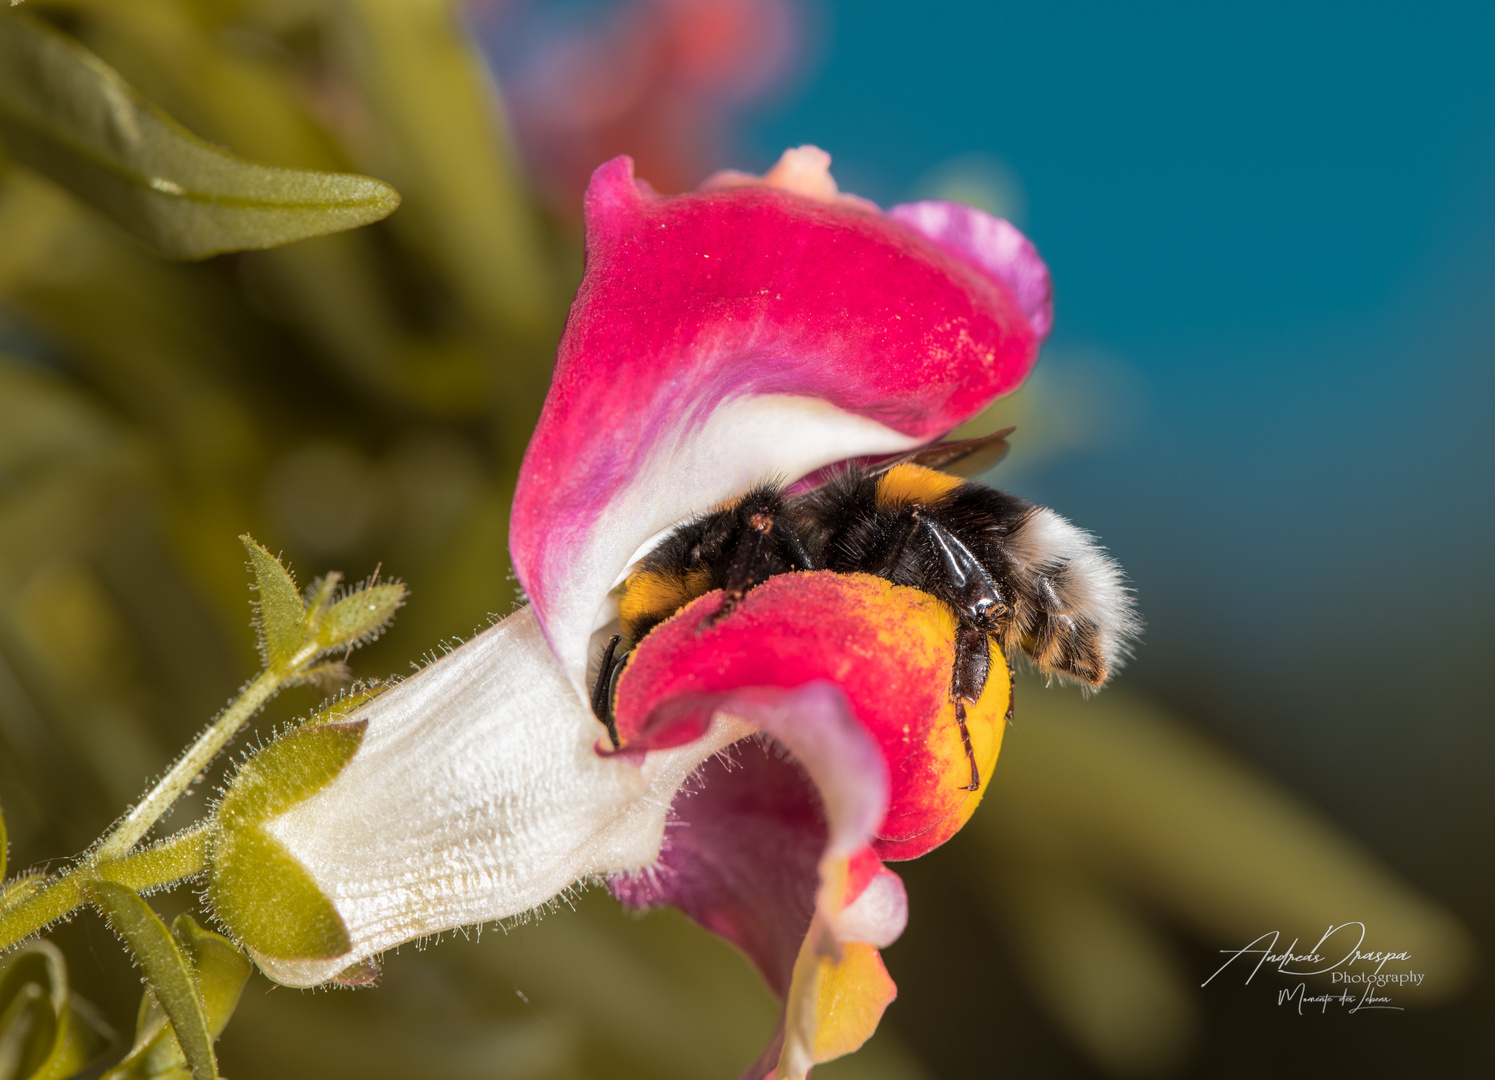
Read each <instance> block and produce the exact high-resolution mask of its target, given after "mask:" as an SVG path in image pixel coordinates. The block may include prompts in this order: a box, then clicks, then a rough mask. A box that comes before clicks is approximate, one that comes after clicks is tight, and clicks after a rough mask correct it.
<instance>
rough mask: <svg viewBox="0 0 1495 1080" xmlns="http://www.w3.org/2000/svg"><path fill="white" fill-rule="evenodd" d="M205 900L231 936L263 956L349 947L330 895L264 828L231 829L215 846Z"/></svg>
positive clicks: (315, 954) (299, 956)
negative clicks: (329, 897)
mask: <svg viewBox="0 0 1495 1080" xmlns="http://www.w3.org/2000/svg"><path fill="white" fill-rule="evenodd" d="M208 902H209V903H210V904H211V905H212V907H213V914H214V915H216V916H217V917H218V918H219V919H220V920H222V922H223V925H224V926H226V927H228V928H229V929H230V930H231V931H232V932H233V934H234V936H235V937H237V938H238V939H239V940H240V941H242V942H243V943H244V944H245V945H247V946H249V948H251V949H253V950H255V952H258V953H263V954H264V955H266V956H274V957H278V958H280V959H285V960H292V959H294V960H325V959H327V958H329V957H333V956H341V955H342V954H343V953H345V952H347V951H348V950H349V949H350V948H352V942H351V940H350V939H349V937H348V928H347V926H346V925H345V924H344V923H343V918H342V916H341V915H339V914H338V913H337V909H336V908H335V907H333V906H332V901H330V900H328V899H327V897H326V896H324V895H323V894H322V890H320V889H318V888H317V883H316V881H314V880H313V879H312V876H311V874H310V873H309V872H308V871H307V869H306V867H304V866H302V865H301V864H300V863H299V862H297V861H296V858H295V856H293V855H292V854H291V853H290V852H289V851H287V850H286V848H285V845H284V844H282V843H281V842H280V841H279V840H276V839H275V838H274V837H273V836H271V835H270V834H269V833H267V832H265V831H264V830H263V829H258V828H243V829H239V830H236V831H234V832H232V833H230V834H228V835H225V836H224V837H223V839H222V840H221V841H220V842H219V843H218V844H217V845H216V846H215V848H214V851H213V876H212V878H211V879H210V882H209V885H208Z"/></svg>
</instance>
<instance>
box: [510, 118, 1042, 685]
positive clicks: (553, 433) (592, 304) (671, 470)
mask: <svg viewBox="0 0 1495 1080" xmlns="http://www.w3.org/2000/svg"><path fill="white" fill-rule="evenodd" d="M828 161H829V159H828V157H826V156H825V155H824V154H823V152H821V151H818V150H815V149H814V148H812V147H805V148H801V149H800V150H797V151H790V152H789V153H788V154H786V155H785V158H784V160H783V161H781V163H780V165H779V166H778V167H776V169H775V170H774V172H772V173H770V174H769V177H768V178H767V180H768V182H767V183H746V182H744V178H743V177H742V176H741V174H724V175H723V176H722V177H720V178H718V179H717V181H716V182H715V184H714V185H708V189H707V190H705V191H701V192H696V193H690V194H686V195H680V196H675V197H662V196H659V195H657V194H655V193H654V192H653V191H652V190H650V189H649V188H648V187H647V186H646V185H643V184H641V183H638V182H636V181H635V180H634V178H633V172H632V162H631V161H630V160H629V159H628V158H626V157H624V158H617V159H615V160H613V161H610V162H608V163H607V164H605V165H603V166H602V167H601V168H599V169H598V170H597V172H596V174H595V175H594V177H593V180H592V185H591V187H590V189H589V190H588V192H587V197H586V224H587V251H586V259H587V261H586V273H585V276H584V278H583V280H582V284H581V288H580V289H579V291H578V293H577V298H576V301H575V303H574V304H573V306H572V309H571V313H570V317H569V319H568V320H567V324H566V331H565V334H564V336H563V338H562V340H561V345H560V350H559V355H558V358H557V364H556V370H555V376H554V380H553V383H552V387H551V391H550V395H549V397H548V398H547V400H546V403H545V409H544V412H543V414H542V416H541V418H540V422H539V425H538V427H537V428H536V431H535V434H534V438H533V439H532V440H531V442H530V446H529V450H528V452H527V453H526V455H525V460H524V466H523V468H522V470H521V472H520V477H519V484H518V488H517V490H516V493H515V499H514V514H513V518H512V524H511V528H510V551H511V554H512V557H513V559H514V566H515V570H516V572H517V574H518V577H519V580H520V583H521V584H522V586H523V587H524V589H525V592H526V593H527V595H528V597H529V599H530V601H531V602H532V603H533V604H534V607H535V611H536V614H537V616H538V617H539V619H540V623H541V625H542V627H543V628H544V630H545V634H546V637H547V639H548V640H549V641H550V644H551V647H552V648H553V649H554V650H555V652H556V655H557V657H558V658H559V659H560V661H561V664H562V667H563V668H564V669H565V671H566V674H567V677H568V678H569V679H570V681H571V682H572V683H573V685H575V686H576V687H577V689H578V691H579V692H583V693H584V690H585V687H584V685H583V683H584V680H585V673H586V663H587V654H588V649H589V646H590V642H591V639H592V635H593V633H594V632H595V631H596V630H598V629H599V628H600V627H601V625H603V624H604V623H606V622H607V621H608V618H609V617H610V615H609V613H608V612H607V610H606V607H607V594H608V592H609V591H610V590H611V589H612V588H613V587H614V586H615V585H616V584H617V583H618V582H619V580H620V578H621V576H622V575H623V574H624V572H625V571H626V569H627V567H628V566H629V565H630V563H631V562H633V561H634V560H635V559H636V558H637V557H638V556H639V554H641V551H642V550H643V549H644V548H645V547H646V546H647V544H648V543H649V542H650V540H651V538H654V537H657V536H659V535H660V534H662V533H663V532H665V531H667V530H668V529H669V528H671V527H672V526H674V525H676V524H678V523H679V522H680V521H682V520H684V519H686V518H688V517H690V516H691V515H693V514H695V513H699V512H701V511H702V510H705V509H707V508H709V507H711V506H712V505H714V504H717V503H719V502H721V501H723V500H725V499H728V498H731V497H733V496H735V495H737V494H740V493H741V492H742V491H744V490H746V489H747V488H748V487H750V486H752V485H753V484H755V483H759V482H761V481H763V480H765V479H768V478H773V477H778V478H782V479H784V480H786V481H793V480H796V479H798V478H799V477H801V476H804V475H806V474H808V473H810V472H813V471H814V470H816V469H818V468H821V467H823V466H825V465H828V464H832V463H834V462H837V461H842V460H846V459H849V458H854V457H861V456H870V455H877V454H890V453H897V452H900V451H904V450H908V449H910V448H912V447H915V446H918V445H920V444H923V443H926V442H929V441H931V440H933V439H935V438H938V437H939V436H941V435H943V434H944V433H945V432H947V431H949V430H950V429H951V428H953V427H955V426H956V425H957V424H959V423H961V422H962V421H964V420H966V419H968V418H969V417H970V416H972V415H974V414H975V413H977V412H979V411H980V410H981V409H982V408H984V407H985V406H986V404H987V403H989V402H990V401H991V400H992V399H993V398H995V397H997V396H998V395H1000V394H1002V393H1005V392H1007V391H1008V390H1011V389H1012V388H1013V387H1015V386H1016V385H1017V384H1018V383H1019V382H1021V380H1022V379H1023V378H1024V376H1026V374H1027V373H1028V371H1029V369H1030V368H1031V366H1032V364H1033V362H1034V360H1035V359H1036V356H1037V351H1038V346H1039V344H1040V343H1041V341H1042V339H1043V337H1044V336H1045V335H1046V334H1047V332H1048V328H1049V323H1050V320H1051V315H1050V306H1049V285H1048V276H1047V271H1046V270H1045V268H1044V266H1043V263H1042V262H1041V260H1039V258H1038V256H1037V254H1036V253H1035V252H1034V251H1033V249H1032V246H1031V244H1029V243H1028V242H1027V240H1026V239H1024V238H1023V237H1022V235H1021V234H1020V233H1018V232H1017V230H1016V229H1014V228H1012V227H1011V226H1010V225H1008V224H1007V223H1006V222H1001V221H997V220H996V219H994V218H991V217H990V216H988V215H985V214H983V213H981V212H980V211H976V210H972V209H970V208H969V207H961V206H956V205H955V204H950V203H915V204H909V205H905V206H897V207H893V208H892V209H891V210H890V211H889V212H888V213H887V214H882V213H880V212H878V211H877V210H876V208H875V207H873V206H872V205H871V204H870V203H866V202H865V201H864V200H856V199H853V198H851V197H847V196H838V195H837V194H836V189H835V184H834V182H833V181H831V179H830V176H829V172H828V171H827V168H826V166H827V165H828ZM776 174H778V176H777V182H778V183H779V184H785V185H789V186H788V187H785V186H774V185H775V182H776ZM747 179H751V178H747ZM800 192H808V193H809V194H801V193H800Z"/></svg>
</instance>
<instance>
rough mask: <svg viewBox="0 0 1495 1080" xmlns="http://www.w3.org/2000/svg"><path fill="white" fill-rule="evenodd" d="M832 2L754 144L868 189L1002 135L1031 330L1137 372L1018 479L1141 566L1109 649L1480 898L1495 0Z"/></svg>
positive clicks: (1415, 869) (1423, 873)
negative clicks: (1030, 268)
mask: <svg viewBox="0 0 1495 1080" xmlns="http://www.w3.org/2000/svg"><path fill="white" fill-rule="evenodd" d="M820 28H821V29H820V39H821V40H820V41H819V44H818V49H819V57H818V62H817V63H815V64H814V65H812V69H811V70H812V74H810V75H809V76H808V78H807V81H806V83H805V84H804V85H803V86H802V87H801V88H800V89H799V91H798V92H797V94H796V95H795V96H794V97H793V99H792V100H791V101H790V102H789V103H787V104H785V105H783V106H782V107H780V108H779V109H778V110H776V111H774V112H772V113H770V114H768V115H765V116H762V117H760V118H758V119H757V121H756V122H755V123H754V125H753V126H752V129H751V133H750V138H751V147H750V148H749V149H748V153H749V156H756V158H757V160H756V161H755V162H754V163H755V164H758V165H762V164H764V163H766V162H767V161H769V160H771V159H772V157H773V156H774V155H776V153H777V151H778V149H779V148H782V147H783V146H787V145H793V144H796V143H799V142H806V141H808V142H815V143H818V144H820V145H822V146H825V147H826V148H828V149H830V150H831V151H832V153H833V154H834V156H835V158H836V173H837V175H838V177H839V178H840V179H841V181H842V186H843V187H845V188H848V189H850V190H855V191H858V192H860V193H863V194H866V195H869V196H871V197H873V198H875V199H877V200H878V201H880V202H882V203H884V204H886V203H889V202H894V201H897V200H899V199H900V198H903V197H906V196H907V195H908V193H909V192H910V190H911V189H913V188H914V186H915V185H916V183H917V180H918V177H919V176H920V175H921V174H923V173H925V172H926V171H927V170H928V169H929V168H930V166H931V165H932V164H934V163H937V162H940V161H942V160H946V159H949V158H952V157H956V156H958V155H962V154H967V153H970V152H973V151H975V152H985V153H988V154H992V155H996V156H998V157H1000V158H1001V159H1002V160H1004V161H1005V162H1007V163H1008V164H1010V165H1011V166H1012V168H1013V169H1014V170H1015V171H1016V173H1017V174H1018V175H1019V176H1020V177H1021V179H1022V182H1023V186H1024V188H1025V189H1026V195H1027V214H1026V220H1025V221H1024V222H1023V224H1024V227H1025V230H1026V231H1027V232H1028V234H1029V235H1030V236H1031V237H1032V238H1033V239H1034V240H1035V242H1036V243H1037V244H1038V246H1039V250H1040V251H1041V252H1042V253H1043V255H1044V257H1045V258H1046V259H1047V261H1048V263H1049V265H1050V268H1051V269H1052V271H1053V275H1054V280H1055V294H1056V325H1055V331H1054V335H1053V337H1052V339H1051V341H1050V344H1049V347H1048V349H1047V350H1046V356H1050V355H1051V356H1053V357H1055V358H1059V357H1062V356H1063V355H1064V354H1065V353H1066V352H1067V351H1075V350H1082V351H1083V350H1095V349H1101V350H1104V351H1105V352H1107V353H1110V354H1113V355H1114V356H1116V357H1118V358H1119V359H1120V361H1121V362H1122V364H1123V365H1124V368H1125V370H1126V371H1127V372H1128V373H1129V375H1130V377H1131V378H1132V379H1133V380H1134V381H1135V383H1136V386H1135V387H1134V388H1133V389H1135V390H1137V391H1138V392H1137V393H1136V394H1135V395H1133V396H1134V398H1135V400H1134V401H1132V402H1131V403H1130V404H1128V405H1127V406H1125V407H1126V408H1128V409H1129V410H1130V411H1132V412H1135V413H1136V414H1137V415H1136V416H1135V418H1134V420H1135V422H1132V423H1129V424H1127V425H1126V432H1127V433H1126V435H1125V436H1124V437H1122V438H1119V439H1110V440H1106V442H1107V445H1105V446H1104V447H1098V448H1092V449H1091V450H1090V451H1089V452H1085V453H1079V454H1073V455H1070V456H1069V457H1067V458H1066V459H1064V460H1061V461H1057V462H1052V463H1051V464H1049V465H1048V466H1046V467H1044V468H1042V469H1040V470H1039V471H1038V472H1036V473H1034V474H1032V475H1024V476H1023V477H1022V478H1021V483H1020V484H1019V485H1015V486H1019V487H1020V489H1021V490H1023V491H1024V493H1025V494H1030V495H1032V496H1033V497H1036V498H1039V499H1041V500H1043V501H1046V502H1049V503H1051V504H1052V505H1054V506H1056V507H1058V508H1060V509H1061V510H1062V511H1063V512H1064V513H1066V514H1067V515H1069V516H1070V517H1072V518H1074V519H1075V520H1076V521H1078V522H1080V523H1081V524H1083V525H1085V526H1087V527H1089V528H1092V529H1094V530H1095V531H1097V532H1099V533H1100V534H1101V535H1102V536H1103V537H1104V539H1105V540H1106V542H1107V543H1108V544H1109V545H1110V546H1111V547H1112V548H1113V550H1114V551H1115V552H1116V553H1117V555H1118V556H1119V558H1120V559H1121V561H1122V563H1123V565H1125V566H1126V567H1127V569H1128V571H1129V572H1130V574H1131V576H1132V577H1133V579H1134V582H1135V584H1136V587H1137V592H1138V596H1139V601H1140V603H1141V606H1142V608H1143V611H1144V614H1145V615H1146V617H1147V619H1148V623H1149V629H1148V633H1147V637H1146V642H1145V645H1144V647H1143V648H1142V650H1141V652H1140V654H1139V657H1138V660H1137V662H1136V663H1135V665H1134V666H1133V668H1132V670H1131V671H1130V672H1129V674H1128V676H1127V678H1129V679H1132V680H1135V683H1134V685H1138V686H1144V687H1146V688H1147V689H1149V690H1151V691H1152V692H1154V693H1156V694H1158V695H1161V696H1163V697H1164V698H1166V699H1169V700H1171V701H1172V702H1174V703H1175V704H1177V705H1180V706H1183V707H1185V708H1186V709H1187V710H1188V711H1189V713H1190V714H1191V715H1193V716H1194V717H1195V718H1196V719H1198V720H1199V721H1200V722H1201V723H1202V724H1206V725H1208V726H1210V727H1211V728H1213V729H1214V730H1215V731H1216V732H1217V733H1218V734H1219V735H1221V736H1222V737H1223V738H1225V739H1226V741H1228V742H1230V743H1232V744H1233V745H1235V746H1237V747H1238V748H1240V749H1242V750H1244V751H1245V752H1246V753H1247V754H1248V755H1249V756H1251V757H1252V758H1254V759H1255V760H1257V761H1258V762H1260V763H1261V764H1263V765H1265V766H1267V767H1268V768H1270V770H1271V771H1272V772H1274V773H1276V774H1277V775H1281V776H1284V777H1285V778H1286V779H1288V780H1289V781H1290V782H1292V783H1293V785H1294V786H1295V787H1297V788H1299V789H1300V790H1302V791H1304V792H1305V793H1306V794H1308V796H1309V797H1310V798H1311V799H1313V800H1314V801H1316V802H1317V803H1318V804H1319V805H1320V806H1321V807H1324V808H1326V809H1328V810H1329V811H1330V812H1331V815H1332V816H1334V817H1335V818H1336V819H1337V820H1339V821H1340V822H1341V823H1343V824H1346V825H1348V826H1349V827H1350V828H1351V829H1352V830H1353V831H1356V832H1358V833H1359V834H1361V835H1362V836H1365V837H1366V838H1368V839H1371V840H1372V841H1374V842H1375V844H1376V846H1377V847H1378V848H1379V849H1381V850H1382V851H1383V852H1385V853H1387V854H1388V855H1390V856H1391V857H1392V859H1393V861H1394V862H1395V863H1397V864H1398V865H1400V866H1402V867H1403V868H1404V869H1405V870H1406V871H1407V872H1409V873H1410V874H1412V876H1414V877H1416V878H1418V879H1419V880H1420V881H1423V882H1427V883H1429V884H1432V885H1433V886H1434V887H1435V888H1436V889H1438V890H1440V891H1441V892H1443V893H1444V894H1445V895H1446V896H1448V897H1449V899H1453V900H1458V899H1460V898H1461V897H1462V898H1463V899H1465V900H1466V901H1472V900H1473V899H1474V895H1475V894H1476V893H1480V894H1484V895H1487V890H1488V868H1487V866H1486V865H1485V862H1486V860H1484V859H1474V860H1471V859H1469V858H1468V850H1467V845H1468V844H1470V843H1472V842H1475V841H1476V840H1479V841H1480V842H1481V843H1482V845H1484V846H1483V850H1488V846H1487V845H1488V839H1489V837H1490V835H1491V832H1492V824H1495V800H1492V798H1491V796H1490V794H1489V793H1488V792H1487V791H1486V790H1484V784H1485V778H1486V777H1487V776H1488V773H1489V762H1490V757H1491V750H1492V749H1495V747H1492V737H1491V733H1490V724H1489V722H1488V721H1489V720H1490V718H1491V709H1490V706H1489V704H1488V701H1487V697H1486V691H1485V686H1486V683H1487V682H1488V675H1487V672H1488V670H1489V668H1490V664H1489V661H1488V659H1487V651H1488V649H1489V647H1490V646H1491V644H1492V643H1495V633H1492V630H1495V618H1492V613H1491V612H1492V603H1491V601H1492V599H1495V575H1492V572H1491V566H1490V559H1491V553H1492V547H1495V545H1492V543H1491V541H1492V538H1495V537H1492V533H1495V528H1492V526H1495V498H1492V490H1495V487H1492V484H1491V481H1490V479H1489V471H1490V463H1491V458H1492V452H1491V451H1492V436H1491V432H1490V416H1491V407H1490V400H1491V391H1492V375H1491V363H1490V361H1491V359H1492V352H1495V304H1492V302H1491V297H1492V294H1495V209H1492V195H1495V63H1492V45H1495V5H1475V4H1466V5H1411V4H1395V5H1387V4H1380V5H1377V4H1355V5H1350V4H1342V5H1303V4H1254V5H1250V7H1249V9H1247V7H1246V6H1244V5H1243V6H1239V7H1237V6H1232V5H1201V4H1184V3H1172V4H1148V5H1128V6H1125V7H1123V6H1121V5H1114V4H1105V3H1045V4H1037V3H952V2H944V3H926V4H922V5H917V6H915V5H907V4H898V3H870V2H866V0H863V2H859V3H849V2H841V3H832V4H829V5H827V6H826V7H825V9H824V11H823V18H822V19H821V20H820ZM1018 437H1019V439H1021V437H1022V433H1021V432H1020V433H1019V436H1018Z"/></svg>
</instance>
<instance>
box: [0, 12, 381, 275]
mask: <svg viewBox="0 0 1495 1080" xmlns="http://www.w3.org/2000/svg"><path fill="white" fill-rule="evenodd" d="M0 136H3V137H4V139H5V143H6V147H7V149H8V150H9V151H10V152H11V154H13V155H14V156H15V157H16V158H17V159H19V160H20V161H22V162H24V163H25V164H27V165H29V166H31V167H32V168H33V169H36V170H37V171H39V172H41V173H44V174H46V175H47V176H49V177H51V178H52V179H53V180H55V181H57V182H58V183H59V184H62V185H63V186H64V187H66V188H68V189H69V190H70V191H72V192H73V194H75V195H77V196H78V197H79V198H81V199H83V200H85V201H86V202H88V203H90V204H91V205H93V206H94V207H96V208H98V209H99V210H101V211H103V212H104V213H105V214H107V215H109V217H111V218H113V219H114V220H115V221H116V222H117V223H118V224H119V225H121V226H122V227H124V228H125V229H126V230H127V231H129V232H130V233H132V234H133V235H134V236H136V237H137V238H138V239H140V240H142V241H144V242H145V243H147V244H149V245H151V246H152V247H154V248H156V249H157V250H158V251H160V252H162V253H163V254H166V255H170V256H174V257H177V258H185V259H201V258H206V257H207V256H209V255H216V254H219V253H221V252H225V251H241V250H244V249H247V248H267V247H275V246H277V245H280V244H286V243H290V242H291V241H293V240H302V239H305V238H306V237H309V236H321V235H323V234H324V233H330V232H338V231H340V230H343V229H352V228H356V227H357V226H359V225H366V224H368V223H369V222H371V221H378V220H379V219H380V218H383V217H387V216H388V215H389V214H390V213H391V212H392V211H393V210H394V209H395V207H396V206H398V205H399V202H400V197H399V194H398V193H397V192H396V191H395V190H394V189H393V188H392V187H390V186H389V185H388V184H385V183H383V182H381V181H379V180H374V179H372V178H370V177H366V176H355V175H352V174H346V173H323V172H310V171H307V170H302V169H276V168H271V167H269V166H266V165H256V164H254V163H253V162H249V161H245V160H244V159H242V158H239V157H236V156H234V155H233V154H230V153H227V152H226V151H223V150H220V149H218V148H217V147H215V146H212V145H210V144H208V143H206V142H203V141H202V140H201V139H199V138H197V137H196V136H195V135H193V134H191V133H190V132H188V131H187V130H186V129H185V128H183V127H182V126H181V125H180V124H178V123H177V122H176V121H175V120H173V119H171V117H169V116H167V115H166V114H165V113H164V112H162V111H161V110H160V109H158V108H156V107H155V106H154V105H152V104H151V103H150V102H148V101H146V100H145V99H144V98H142V97H141V96H140V95H139V94H138V93H136V91H135V90H134V89H133V88H132V87H130V85H129V84H128V83H126V82H125V81H124V80H123V79H122V78H120V76H119V74H118V73H117V72H116V71H114V69H112V68H110V67H109V66H108V65H107V64H105V63H104V62H103V61H102V60H100V59H99V58H98V57H97V56H95V55H93V53H91V52H89V51H88V50H87V49H85V48H84V47H83V46H82V45H80V44H79V43H78V42H76V41H74V40H73V39H71V38H69V37H67V36H66V35H64V34H62V33H59V32H58V31H56V30H54V29H52V28H51V27H49V26H48V25H47V24H46V23H44V22H42V21H41V20H39V19H36V18H33V17H32V16H30V15H25V14H21V13H19V12H9V13H4V14H0Z"/></svg>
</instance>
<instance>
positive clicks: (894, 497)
mask: <svg viewBox="0 0 1495 1080" xmlns="http://www.w3.org/2000/svg"><path fill="white" fill-rule="evenodd" d="M964 482H965V481H963V480H961V478H960V477H958V476H951V475H950V474H949V473H942V472H936V471H935V470H934V469H926V468H925V467H924V466H922V465H909V464H903V465H894V466H893V467H892V468H891V469H889V470H888V471H887V472H886V473H884V474H883V477H882V479H881V480H879V481H878V482H877V508H878V509H879V510H891V509H895V508H897V507H900V506H907V505H909V504H910V503H932V502H938V501H939V500H940V499H942V498H944V497H945V496H946V495H948V494H950V492H952V491H954V490H955V489H956V488H958V487H960V485H961V484H962V483H964Z"/></svg>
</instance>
